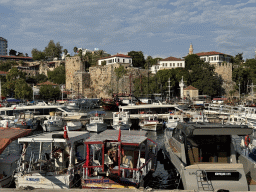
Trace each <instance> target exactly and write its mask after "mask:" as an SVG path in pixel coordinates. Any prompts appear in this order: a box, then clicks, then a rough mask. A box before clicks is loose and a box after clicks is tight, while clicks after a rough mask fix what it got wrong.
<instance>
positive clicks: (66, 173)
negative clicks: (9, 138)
mask: <svg viewBox="0 0 256 192" xmlns="http://www.w3.org/2000/svg"><path fill="white" fill-rule="evenodd" d="M88 137H89V132H87V131H69V132H68V133H67V132H66V131H64V134H63V131H62V132H55V133H42V134H37V135H33V136H29V137H23V138H20V139H18V142H19V143H21V144H23V149H22V155H21V158H20V161H19V162H18V168H17V173H16V174H15V179H16V180H15V183H16V188H20V187H28V186H30V187H32V188H43V189H46V188H48V189H66V188H72V187H79V186H80V184H81V180H80V179H81V178H82V165H83V164H84V161H85V159H86V154H85V148H84V147H85V145H84V141H85V140H86V139H87V138H88Z"/></svg>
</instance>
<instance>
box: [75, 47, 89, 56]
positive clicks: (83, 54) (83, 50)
mask: <svg viewBox="0 0 256 192" xmlns="http://www.w3.org/2000/svg"><path fill="white" fill-rule="evenodd" d="M79 50H82V56H85V55H86V53H88V52H89V53H91V52H92V51H91V50H89V49H83V48H78V49H77V53H78V52H79Z"/></svg>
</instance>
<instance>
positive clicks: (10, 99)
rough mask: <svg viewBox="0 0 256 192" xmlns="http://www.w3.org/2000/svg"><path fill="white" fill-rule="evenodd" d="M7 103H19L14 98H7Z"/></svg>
mask: <svg viewBox="0 0 256 192" xmlns="http://www.w3.org/2000/svg"><path fill="white" fill-rule="evenodd" d="M6 101H7V102H20V100H19V99H15V98H8V99H6Z"/></svg>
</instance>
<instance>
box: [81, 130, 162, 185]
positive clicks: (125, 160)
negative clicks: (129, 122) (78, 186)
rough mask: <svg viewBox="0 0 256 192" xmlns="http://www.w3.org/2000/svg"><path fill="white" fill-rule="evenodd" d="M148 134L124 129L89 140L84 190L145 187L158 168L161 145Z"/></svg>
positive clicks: (83, 181)
mask: <svg viewBox="0 0 256 192" xmlns="http://www.w3.org/2000/svg"><path fill="white" fill-rule="evenodd" d="M145 135H146V132H145V131H128V130H122V131H121V129H120V130H106V131H104V132H102V133H100V134H97V135H93V136H92V137H90V138H88V139H87V140H86V141H85V144H86V146H87V147H86V149H87V158H86V162H85V163H84V165H83V178H82V188H91V189H95V188H103V189H112V188H136V187H139V186H143V183H144V182H146V181H147V179H148V178H149V175H150V174H151V173H153V171H154V170H155V168H156V163H157V152H158V149H157V144H156V143H155V142H154V141H152V140H151V139H149V138H147V137H146V136H145ZM89 157H90V158H89Z"/></svg>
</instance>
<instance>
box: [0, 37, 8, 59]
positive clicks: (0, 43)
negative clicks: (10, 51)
mask: <svg viewBox="0 0 256 192" xmlns="http://www.w3.org/2000/svg"><path fill="white" fill-rule="evenodd" d="M7 47H8V42H7V40H6V39H4V38H3V37H0V55H7Z"/></svg>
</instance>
